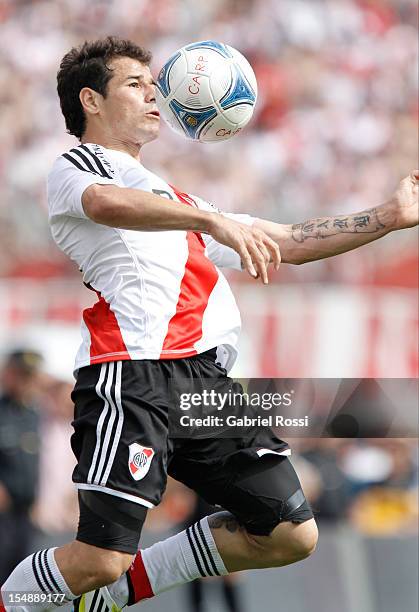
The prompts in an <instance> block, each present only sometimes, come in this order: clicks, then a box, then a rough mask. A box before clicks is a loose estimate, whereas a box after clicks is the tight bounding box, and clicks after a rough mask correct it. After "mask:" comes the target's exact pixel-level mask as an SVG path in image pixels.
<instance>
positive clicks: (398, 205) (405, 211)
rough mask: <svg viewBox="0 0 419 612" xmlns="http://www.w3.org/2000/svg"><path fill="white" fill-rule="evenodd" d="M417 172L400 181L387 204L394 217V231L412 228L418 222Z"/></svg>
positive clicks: (418, 173) (418, 171)
mask: <svg viewBox="0 0 419 612" xmlns="http://www.w3.org/2000/svg"><path fill="white" fill-rule="evenodd" d="M418 185H419V170H416V171H414V172H412V173H411V174H409V176H407V177H406V178H404V179H403V180H402V181H400V183H399V186H398V188H397V189H396V191H395V192H394V194H393V196H392V197H391V200H390V202H389V204H390V206H391V207H392V209H393V212H394V215H395V229H405V228H407V227H414V226H415V225H417V224H418V222H419V210H418V190H419V187H418Z"/></svg>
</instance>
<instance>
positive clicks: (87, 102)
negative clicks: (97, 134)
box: [79, 87, 103, 115]
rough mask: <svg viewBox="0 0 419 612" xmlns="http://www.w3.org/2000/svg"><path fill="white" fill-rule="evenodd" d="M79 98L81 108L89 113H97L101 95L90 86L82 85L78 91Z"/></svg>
mask: <svg viewBox="0 0 419 612" xmlns="http://www.w3.org/2000/svg"><path fill="white" fill-rule="evenodd" d="M79 99H80V102H81V105H82V107H83V110H84V111H85V112H86V113H88V114H89V115H97V113H98V112H99V110H100V105H101V101H102V100H103V97H102V96H101V95H100V93H98V92H97V91H94V89H90V87H83V89H81V90H80V93H79Z"/></svg>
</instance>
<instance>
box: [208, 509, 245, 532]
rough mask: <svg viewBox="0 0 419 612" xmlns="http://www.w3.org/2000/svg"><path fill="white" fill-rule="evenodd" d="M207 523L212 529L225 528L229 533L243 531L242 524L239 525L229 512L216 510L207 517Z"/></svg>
mask: <svg viewBox="0 0 419 612" xmlns="http://www.w3.org/2000/svg"><path fill="white" fill-rule="evenodd" d="M208 525H209V526H210V527H212V529H223V528H224V529H227V531H229V532H230V533H236V532H237V531H243V530H244V527H243V525H240V523H239V522H238V520H237V519H236V518H234V516H233V515H232V514H230V513H229V512H218V513H217V514H212V515H211V516H209V517H208Z"/></svg>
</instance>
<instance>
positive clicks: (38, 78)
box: [0, 0, 418, 284]
mask: <svg viewBox="0 0 419 612" xmlns="http://www.w3.org/2000/svg"><path fill="white" fill-rule="evenodd" d="M417 11H418V5H417V1H416V0H263V1H262V0H212V1H211V2H201V3H197V2H196V1H195V0H153V1H152V2H151V1H149V0H136V1H133V0H91V1H90V2H88V3H86V2H84V1H83V0H0V32H1V36H0V55H1V62H0V106H1V112H0V133H1V139H0V276H9V277H10V276H24V275H29V276H35V277H39V276H57V275H64V276H66V275H72V274H76V273H77V271H76V270H75V268H74V267H73V266H72V265H71V264H70V263H69V262H67V261H66V260H65V259H64V257H63V256H62V255H61V254H60V253H59V252H58V250H57V249H56V248H55V246H54V245H53V243H52V241H51V238H50V235H49V230H48V226H47V222H46V195H45V177H46V174H47V172H48V169H49V167H50V165H51V163H52V162H53V160H54V159H55V157H56V156H58V155H59V154H61V153H62V152H63V151H64V150H66V149H68V148H69V147H71V146H73V144H74V140H73V138H72V137H70V136H68V135H66V134H65V127H64V121H63V118H62V116H61V113H60V109H59V103H58V99H57V96H56V92H55V87H56V84H55V75H56V71H57V68H58V65H59V61H60V59H61V57H62V56H63V54H64V53H65V52H66V51H67V50H68V49H69V48H70V47H71V46H73V45H78V44H80V43H81V42H83V41H84V40H85V39H91V38H96V37H99V36H105V35H108V34H115V35H119V36H123V37H129V38H131V39H133V40H134V41H136V42H137V43H139V44H142V45H143V46H145V47H148V48H150V49H151V50H152V51H153V54H154V60H153V65H152V68H153V70H154V72H155V73H157V71H158V69H159V68H160V66H161V65H162V64H163V62H164V61H165V60H166V59H167V57H168V56H169V55H170V54H171V53H172V52H173V51H174V50H176V49H177V48H179V47H180V46H183V45H184V44H187V43H189V42H192V41H196V40H203V39H208V38H211V39H215V40H220V41H223V42H226V43H228V44H230V45H232V46H235V47H237V48H238V49H239V50H240V51H241V52H242V53H244V54H245V55H246V56H247V58H248V59H249V61H250V62H251V64H252V65H253V67H254V69H255V71H256V75H257V79H258V83H259V92H260V93H259V100H258V103H257V108H256V111H255V117H254V119H253V120H252V122H251V124H250V125H249V126H248V128H247V129H246V130H245V131H244V132H243V133H241V134H240V136H239V137H237V138H233V139H232V140H231V141H229V142H224V143H223V144H219V145H215V146H214V145H207V146H204V145H200V144H196V143H193V142H188V141H187V140H186V139H182V138H181V137H179V136H178V135H176V134H174V133H172V132H171V131H170V130H169V128H165V127H163V128H162V136H161V141H160V143H158V144H154V145H152V146H150V147H146V149H145V152H144V161H145V163H146V164H147V165H149V166H150V167H151V169H153V170H154V171H156V172H157V173H160V174H161V175H162V176H164V177H167V178H168V179H170V181H171V182H172V183H175V184H177V185H178V186H179V187H180V188H181V189H182V190H185V191H188V192H190V193H197V194H199V195H201V196H202V197H204V198H206V199H208V200H209V201H213V202H215V203H217V205H218V206H219V207H220V208H222V209H225V210H229V211H246V212H250V213H252V214H254V215H259V216H264V217H267V218H271V219H273V220H277V221H283V222H286V223H288V222H292V221H302V220H304V219H306V218H312V217H314V216H319V215H324V214H328V213H331V214H334V213H335V214H338V213H345V212H349V211H352V210H355V209H362V208H365V207H369V206H371V205H374V204H377V203H381V202H382V201H384V200H385V199H386V198H387V197H388V196H389V195H390V194H391V192H392V190H393V188H394V187H395V186H396V184H397V182H398V180H399V179H400V178H401V177H402V176H403V175H406V174H407V173H408V172H409V171H410V170H411V169H412V168H413V167H414V166H415V164H416V159H417V127H418V123H417V110H418V101H417V100H418V98H417V31H416V23H417ZM192 157H193V159H192ZM386 240H387V242H386ZM386 240H384V241H380V242H379V243H377V245H374V246H370V247H368V248H366V249H361V250H360V251H357V252H355V253H352V254H350V255H347V256H345V258H346V259H344V260H340V259H339V258H338V259H336V260H330V261H329V260H328V261H325V262H318V263H316V264H315V265H313V266H303V267H302V268H298V269H288V270H286V269H285V270H283V271H282V272H281V274H282V276H281V277H280V278H281V279H283V278H284V277H285V278H286V279H287V280H292V281H298V280H303V281H304V280H307V279H309V280H311V281H322V282H323V281H324V282H327V281H332V282H341V281H344V282H355V283H359V282H366V281H380V282H381V281H382V282H386V280H388V282H391V279H393V281H394V280H395V279H396V282H397V283H398V284H400V283H402V284H403V283H404V284H409V283H410V282H412V273H411V272H409V271H412V270H415V268H414V259H415V244H416V243H415V235H414V233H413V232H406V233H405V234H403V235H399V236H398V237H397V241H394V240H393V241H391V240H389V239H386ZM383 249H384V250H385V251H386V255H387V256H386V258H385V263H383V257H382V253H383ZM396 251H397V254H398V255H399V254H400V252H403V261H400V259H399V257H398V258H397V263H398V266H399V267H398V268H397V269H396V270H394V269H393V270H392V272H391V271H389V269H388V268H389V267H390V268H391V267H392V266H393V268H394V265H395V264H394V263H392V264H391V265H390V266H389V264H388V262H389V261H393V259H394V258H393V257H392V256H391V255H392V253H395V252H396ZM28 253H31V258H30V260H29V261H28V257H27V255H28ZM345 262H346V265H345ZM409 262H410V263H409ZM412 262H413V263H412ZM412 266H413V267H412ZM284 268H285V267H284ZM388 275H390V277H391V278H388ZM413 276H414V272H413ZM403 279H404V280H403ZM243 280H246V279H243ZM413 282H414V281H413Z"/></svg>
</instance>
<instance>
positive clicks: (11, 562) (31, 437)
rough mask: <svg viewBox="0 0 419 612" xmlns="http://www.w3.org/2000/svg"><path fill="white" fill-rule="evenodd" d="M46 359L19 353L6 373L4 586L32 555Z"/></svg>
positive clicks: (0, 469)
mask: <svg viewBox="0 0 419 612" xmlns="http://www.w3.org/2000/svg"><path fill="white" fill-rule="evenodd" d="M41 363H42V358H41V356H40V355H39V354H38V353H36V352H32V351H25V350H19V351H14V352H12V353H9V354H8V355H7V356H6V359H5V362H4V365H3V368H2V371H1V373H0V584H3V582H4V581H5V580H6V578H7V576H8V575H9V574H10V572H11V571H12V569H13V568H14V567H15V566H16V565H17V563H19V562H20V561H21V560H22V559H23V558H25V557H26V556H27V555H28V554H29V553H30V547H31V543H32V537H33V526H32V523H31V521H30V516H29V513H30V509H31V506H32V504H33V502H34V500H35V496H36V492H37V488H38V480H39V478H38V476H39V474H38V471H39V415H38V412H37V411H36V409H35V408H34V397H35V394H36V390H37V386H38V380H39V371H40V366H41Z"/></svg>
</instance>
